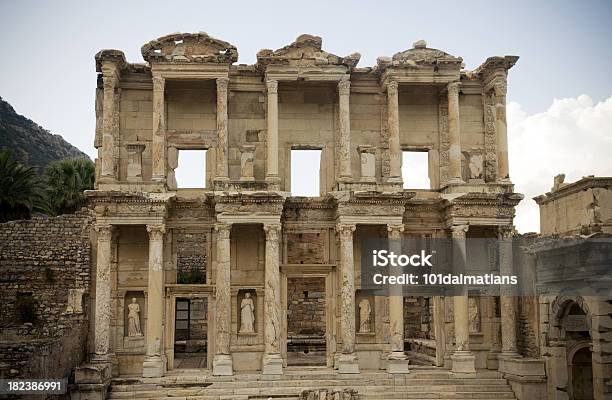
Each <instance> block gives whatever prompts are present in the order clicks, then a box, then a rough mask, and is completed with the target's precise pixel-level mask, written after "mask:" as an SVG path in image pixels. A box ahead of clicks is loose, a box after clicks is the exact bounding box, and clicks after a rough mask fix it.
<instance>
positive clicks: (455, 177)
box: [448, 82, 463, 183]
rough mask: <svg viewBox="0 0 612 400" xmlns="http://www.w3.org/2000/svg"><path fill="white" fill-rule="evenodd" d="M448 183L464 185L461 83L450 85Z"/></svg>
mask: <svg viewBox="0 0 612 400" xmlns="http://www.w3.org/2000/svg"><path fill="white" fill-rule="evenodd" d="M448 141H449V151H448V158H449V160H448V182H449V183H463V179H462V177H461V125H460V123H459V82H451V83H449V84H448Z"/></svg>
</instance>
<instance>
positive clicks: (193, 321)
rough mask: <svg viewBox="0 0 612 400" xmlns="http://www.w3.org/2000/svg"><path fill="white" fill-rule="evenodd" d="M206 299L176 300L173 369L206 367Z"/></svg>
mask: <svg viewBox="0 0 612 400" xmlns="http://www.w3.org/2000/svg"><path fill="white" fill-rule="evenodd" d="M207 352H208V299H207V298H180V297H179V298H177V299H176V303H175V313H174V368H179V369H185V368H189V369H195V368H206V367H207V360H206V359H207Z"/></svg>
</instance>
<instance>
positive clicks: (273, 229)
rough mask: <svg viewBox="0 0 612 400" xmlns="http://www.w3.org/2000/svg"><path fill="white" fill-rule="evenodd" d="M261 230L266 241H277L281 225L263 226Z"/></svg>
mask: <svg viewBox="0 0 612 400" xmlns="http://www.w3.org/2000/svg"><path fill="white" fill-rule="evenodd" d="M263 230H264V232H265V233H266V240H267V241H278V238H279V235H280V233H281V230H282V226H281V224H264V226H263Z"/></svg>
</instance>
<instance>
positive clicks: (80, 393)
mask: <svg viewBox="0 0 612 400" xmlns="http://www.w3.org/2000/svg"><path fill="white" fill-rule="evenodd" d="M110 381H111V367H110V364H108V363H96V364H92V363H90V364H85V365H81V366H79V367H76V368H75V369H74V383H75V385H74V389H72V390H71V393H70V397H71V398H72V399H78V400H104V399H106V395H107V393H108V388H109V386H110Z"/></svg>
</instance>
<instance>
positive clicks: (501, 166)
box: [493, 81, 510, 182]
mask: <svg viewBox="0 0 612 400" xmlns="http://www.w3.org/2000/svg"><path fill="white" fill-rule="evenodd" d="M493 90H494V92H495V128H496V131H497V177H498V178H497V179H498V180H499V181H500V182H509V181H510V170H509V166H508V127H507V123H506V92H507V85H506V82H505V81H499V82H496V83H495V84H494V85H493Z"/></svg>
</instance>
